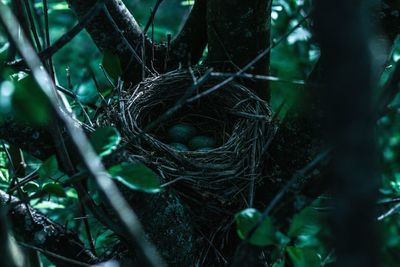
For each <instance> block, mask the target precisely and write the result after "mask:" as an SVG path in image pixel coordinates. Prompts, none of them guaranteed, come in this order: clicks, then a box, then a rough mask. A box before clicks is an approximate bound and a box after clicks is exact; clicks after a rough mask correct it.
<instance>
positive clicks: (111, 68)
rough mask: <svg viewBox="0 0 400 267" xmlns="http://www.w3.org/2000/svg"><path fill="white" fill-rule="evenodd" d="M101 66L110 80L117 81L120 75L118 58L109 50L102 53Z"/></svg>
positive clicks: (120, 69)
mask: <svg viewBox="0 0 400 267" xmlns="http://www.w3.org/2000/svg"><path fill="white" fill-rule="evenodd" d="M102 65H103V67H104V69H105V70H106V72H107V74H108V75H109V76H110V77H111V78H112V79H114V80H117V79H118V78H119V77H120V76H121V75H122V68H121V62H120V60H119V57H118V56H117V55H115V54H113V53H112V52H111V51H109V50H106V51H104V53H103V61H102Z"/></svg>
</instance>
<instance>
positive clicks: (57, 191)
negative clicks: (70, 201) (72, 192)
mask: <svg viewBox="0 0 400 267" xmlns="http://www.w3.org/2000/svg"><path fill="white" fill-rule="evenodd" d="M42 189H43V191H45V192H47V193H49V194H51V195H54V196H56V197H66V196H67V194H66V193H65V189H64V187H62V186H61V185H60V184H56V183H47V184H45V185H43V188H42Z"/></svg>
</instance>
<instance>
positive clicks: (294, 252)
mask: <svg viewBox="0 0 400 267" xmlns="http://www.w3.org/2000/svg"><path fill="white" fill-rule="evenodd" d="M286 252H287V253H288V255H289V258H290V259H291V261H292V263H293V266H294V267H321V266H322V262H321V257H320V256H319V255H318V254H317V253H316V252H315V251H314V250H312V249H310V248H297V247H287V248H286Z"/></svg>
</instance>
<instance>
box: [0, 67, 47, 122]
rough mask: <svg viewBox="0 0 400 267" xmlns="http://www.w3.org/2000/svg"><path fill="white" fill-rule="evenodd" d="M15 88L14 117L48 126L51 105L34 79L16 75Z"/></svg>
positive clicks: (13, 94) (13, 96)
mask: <svg viewBox="0 0 400 267" xmlns="http://www.w3.org/2000/svg"><path fill="white" fill-rule="evenodd" d="M14 87H15V90H14V91H13V92H12V109H13V113H14V115H16V117H17V118H18V119H20V120H22V121H28V122H31V123H35V124H38V125H46V124H48V123H49V121H50V119H51V115H50V114H52V112H51V111H52V109H51V104H50V102H49V100H48V98H47V96H46V95H45V94H44V93H43V92H42V90H41V89H40V87H39V85H38V84H37V83H36V81H35V80H34V78H33V77H32V76H31V75H24V74H23V73H19V74H16V75H14ZM2 89H3V88H2ZM2 94H3V93H2ZM2 104H3V103H2ZM1 108H3V106H1Z"/></svg>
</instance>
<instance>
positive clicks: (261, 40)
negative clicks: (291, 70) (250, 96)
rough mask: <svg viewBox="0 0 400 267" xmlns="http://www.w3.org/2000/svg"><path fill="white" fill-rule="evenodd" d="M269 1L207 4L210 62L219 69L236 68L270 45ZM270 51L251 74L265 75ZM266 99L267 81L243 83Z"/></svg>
mask: <svg viewBox="0 0 400 267" xmlns="http://www.w3.org/2000/svg"><path fill="white" fill-rule="evenodd" d="M271 3H272V1H270V0H255V1H242V0H210V1H208V3H207V33H208V49H209V52H208V53H209V57H208V61H209V64H210V65H211V66H213V67H215V68H216V69H217V70H219V71H238V70H239V69H241V68H243V67H244V66H246V65H247V64H248V63H249V62H250V61H251V60H252V59H254V58H255V57H257V55H259V54H260V53H262V52H264V51H265V50H267V49H268V48H269V46H270V28H271V23H270V20H271V16H270V15H271ZM268 69H269V54H268V55H266V56H265V57H264V58H263V59H262V60H260V61H259V62H257V63H256V64H254V66H252V68H251V71H250V73H254V74H260V75H267V74H268ZM244 84H245V85H246V86H248V87H250V88H252V89H253V90H254V91H255V92H256V93H257V95H258V96H260V97H261V98H263V99H265V100H268V99H269V90H268V83H267V82H265V81H263V82H261V81H257V82H249V81H247V82H245V83H244Z"/></svg>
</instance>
